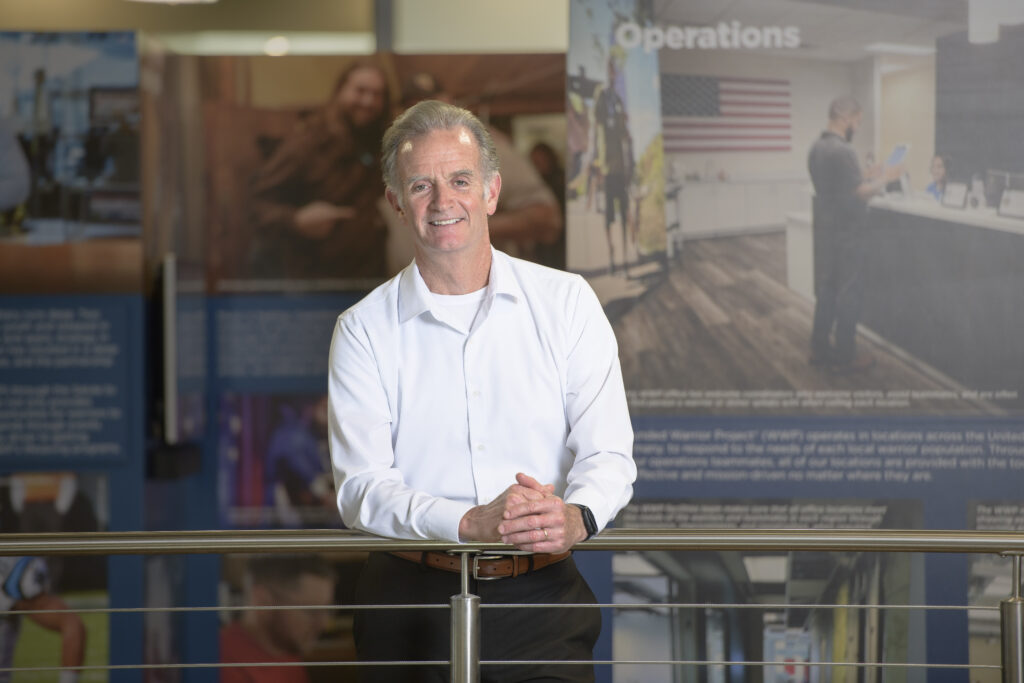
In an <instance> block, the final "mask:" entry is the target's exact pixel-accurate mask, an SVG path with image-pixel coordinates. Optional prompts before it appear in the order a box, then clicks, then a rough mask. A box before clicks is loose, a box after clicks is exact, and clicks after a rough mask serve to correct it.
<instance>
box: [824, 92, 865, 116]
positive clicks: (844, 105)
mask: <svg viewBox="0 0 1024 683" xmlns="http://www.w3.org/2000/svg"><path fill="white" fill-rule="evenodd" d="M860 111H861V109H860V102H858V101H857V100H855V99H854V98H853V97H850V96H849V95H842V96H840V97H837V98H835V99H834V100H832V103H831V104H829V105H828V119H829V121H835V120H836V119H841V118H843V117H844V116H854V115H856V114H859V113H860Z"/></svg>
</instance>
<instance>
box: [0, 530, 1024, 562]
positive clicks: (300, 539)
mask: <svg viewBox="0 0 1024 683" xmlns="http://www.w3.org/2000/svg"><path fill="white" fill-rule="evenodd" d="M574 549H575V550H746V551H766V550H776V551H778V550H787V551H790V550H797V551H799V550H811V551H814V550H817V551H833V552H855V551H860V552H928V553H988V554H1008V555H1018V554H1020V555H1024V532H1009V531H943V530H908V529H828V530H820V529H742V530H737V529H608V530H606V531H604V532H602V533H600V534H598V535H597V536H595V537H593V538H591V539H590V540H588V541H585V542H583V543H580V544H578V545H576V546H575V548H574ZM393 550H442V551H444V550H454V551H457V552H472V551H475V550H480V551H488V552H494V551H511V550H514V548H512V547H511V546H507V545H504V544H502V543H472V544H463V545H455V544H452V543H451V542H448V541H420V540H399V539H391V538H382V537H380V536H373V535H371V534H366V533H363V532H361V531H350V530H340V529H304V530H281V529H257V530H242V531H237V530H236V531H221V530H205V531H99V532H83V533H47V534H26V533H15V534H0V556H4V555H173V554H192V553H196V554H211V553H216V554H234V553H300V552H367V551H393Z"/></svg>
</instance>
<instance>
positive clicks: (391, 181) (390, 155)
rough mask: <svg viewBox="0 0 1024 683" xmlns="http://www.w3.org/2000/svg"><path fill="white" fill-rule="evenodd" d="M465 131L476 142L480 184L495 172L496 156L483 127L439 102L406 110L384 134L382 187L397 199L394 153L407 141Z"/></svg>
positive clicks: (463, 112)
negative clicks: (443, 132)
mask: <svg viewBox="0 0 1024 683" xmlns="http://www.w3.org/2000/svg"><path fill="white" fill-rule="evenodd" d="M456 128H465V129H466V130H468V131H469V132H470V133H471V134H472V135H473V137H474V138H476V146H477V149H478V150H480V169H481V171H482V172H483V175H484V178H483V179H484V182H485V183H486V182H489V181H490V180H491V178H493V177H494V174H495V173H497V172H498V152H497V151H496V150H495V149H494V140H492V139H491V134H490V133H488V132H487V127H486V126H485V125H484V124H483V123H481V122H480V119H478V118H477V117H476V116H474V115H473V113H472V112H470V111H467V110H465V109H462V108H461V107H456V106H455V105H454V104H448V103H446V102H441V101H439V100H423V101H422V102H418V103H416V104H414V105H413V106H411V107H409V108H408V109H406V110H405V111H404V112H403V113H402V114H401V115H400V116H399V117H398V118H397V119H395V121H394V123H392V124H391V126H390V127H389V128H388V129H387V131H385V133H384V141H383V143H382V144H381V166H382V168H383V171H384V184H385V185H387V186H388V188H389V189H391V191H392V192H395V193H396V194H398V196H399V197H401V195H402V193H401V192H400V191H399V189H400V188H399V187H398V168H397V166H398V150H399V149H401V147H402V145H404V144H405V143H406V142H407V141H409V140H412V139H413V138H418V137H420V136H421V135H426V134H427V133H432V132H434V131H436V130H453V129H456Z"/></svg>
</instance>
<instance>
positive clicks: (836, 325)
mask: <svg viewBox="0 0 1024 683" xmlns="http://www.w3.org/2000/svg"><path fill="white" fill-rule="evenodd" d="M861 117H862V112H861V107H860V104H858V103H857V100H855V99H854V98H852V97H849V96H843V97H838V98H836V99H835V100H833V101H832V103H831V104H830V105H829V110H828V126H827V128H826V129H825V130H824V132H822V134H821V136H820V137H819V138H818V139H817V140H816V141H815V142H814V144H813V145H812V146H811V151H810V154H809V155H808V159H807V167H808V170H809V171H810V175H811V182H812V183H813V184H814V199H813V205H812V215H813V224H814V227H813V234H814V296H815V305H814V324H813V327H812V329H811V357H810V362H811V365H816V366H823V367H828V368H829V369H831V370H834V371H836V372H841V373H843V372H859V371H865V370H868V369H870V368H871V367H872V366H873V365H874V361H873V359H871V358H870V357H868V356H864V355H861V356H858V355H857V353H856V335H857V321H858V320H859V318H860V311H861V306H862V303H863V299H864V260H865V258H866V253H865V252H866V245H865V235H866V227H865V225H864V223H865V221H866V220H867V213H868V201H869V200H870V199H871V198H872V197H873V196H875V195H877V194H880V193H882V192H883V191H884V190H885V186H886V185H887V184H888V183H890V182H892V181H894V180H898V179H899V177H900V174H901V173H902V171H903V167H902V166H899V165H897V166H885V167H875V168H871V169H868V170H867V172H866V173H862V172H861V167H860V162H859V161H858V159H857V152H856V151H855V150H854V149H853V146H852V145H850V141H851V140H852V139H853V135H854V133H856V132H857V129H858V128H859V127H860V122H861ZM865 176H866V177H865Z"/></svg>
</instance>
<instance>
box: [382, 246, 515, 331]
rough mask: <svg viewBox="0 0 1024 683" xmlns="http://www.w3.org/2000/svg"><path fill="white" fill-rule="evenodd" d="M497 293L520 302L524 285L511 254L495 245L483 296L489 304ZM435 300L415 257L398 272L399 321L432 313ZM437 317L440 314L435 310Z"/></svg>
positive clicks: (513, 301)
mask: <svg viewBox="0 0 1024 683" xmlns="http://www.w3.org/2000/svg"><path fill="white" fill-rule="evenodd" d="M497 296H501V297H503V298H508V299H509V300H510V301H512V303H518V302H519V301H520V299H521V298H522V297H523V289H522V287H521V286H520V285H519V280H518V278H516V276H515V272H514V271H513V269H512V262H511V259H510V258H509V256H508V255H506V254H504V253H502V252H500V251H498V250H497V249H495V248H494V247H493V246H492V247H491V272H490V274H489V275H488V278H487V293H486V295H485V297H484V298H485V299H486V301H487V303H488V305H490V304H491V302H492V301H493V300H494V298H495V297H497ZM433 304H434V297H433V296H432V295H431V293H430V289H429V288H428V287H427V283H426V282H425V281H424V280H423V276H422V275H420V269H419V267H418V266H417V265H416V262H415V261H413V262H412V263H411V264H409V265H408V266H407V267H406V268H405V270H403V271H402V272H401V274H400V275H399V282H398V321H399V322H400V323H404V322H406V321H408V320H411V319H413V318H415V317H416V316H419V315H422V314H423V313H425V312H427V311H431V312H432V313H433V312H434V309H433ZM435 317H437V316H436V314H435Z"/></svg>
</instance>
